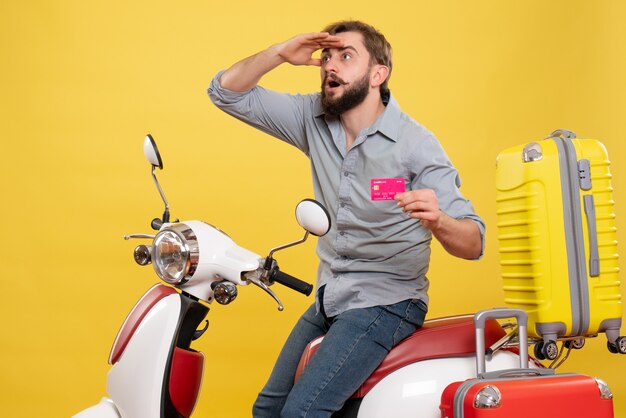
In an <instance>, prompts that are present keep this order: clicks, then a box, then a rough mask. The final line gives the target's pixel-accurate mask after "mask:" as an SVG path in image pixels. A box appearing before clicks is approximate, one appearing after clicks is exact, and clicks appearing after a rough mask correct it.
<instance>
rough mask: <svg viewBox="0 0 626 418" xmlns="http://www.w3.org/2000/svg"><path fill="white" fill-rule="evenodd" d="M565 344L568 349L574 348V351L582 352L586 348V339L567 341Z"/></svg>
mask: <svg viewBox="0 0 626 418" xmlns="http://www.w3.org/2000/svg"><path fill="white" fill-rule="evenodd" d="M563 344H564V345H565V348H567V349H570V348H573V349H574V350H580V349H581V348H583V347H584V346H585V339H584V338H578V339H576V340H567V341H565V342H564V343H563Z"/></svg>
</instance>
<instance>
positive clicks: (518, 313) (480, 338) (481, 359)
mask: <svg viewBox="0 0 626 418" xmlns="http://www.w3.org/2000/svg"><path fill="white" fill-rule="evenodd" d="M505 318H515V319H517V326H518V335H519V358H520V368H521V369H527V368H528V331H527V324H528V314H527V313H526V311H523V310H522V309H509V308H495V309H487V310H484V311H480V312H477V313H476V315H474V327H475V328H476V374H477V376H478V377H482V375H483V374H484V373H485V371H486V363H485V322H486V321H487V320H488V319H505Z"/></svg>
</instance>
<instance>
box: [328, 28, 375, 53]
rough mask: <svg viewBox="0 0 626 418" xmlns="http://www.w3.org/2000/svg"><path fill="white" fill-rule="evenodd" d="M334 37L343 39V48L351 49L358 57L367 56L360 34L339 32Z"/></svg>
mask: <svg viewBox="0 0 626 418" xmlns="http://www.w3.org/2000/svg"><path fill="white" fill-rule="evenodd" d="M335 36H336V37H338V38H341V39H343V44H344V48H345V47H352V48H354V49H355V50H356V52H357V53H358V54H359V55H363V54H368V52H367V48H365V40H364V38H363V35H362V34H361V33H360V32H339V33H336V34H335Z"/></svg>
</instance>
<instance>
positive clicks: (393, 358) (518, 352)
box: [75, 135, 542, 418]
mask: <svg viewBox="0 0 626 418" xmlns="http://www.w3.org/2000/svg"><path fill="white" fill-rule="evenodd" d="M144 154H145V156H146V158H147V159H148V161H149V162H150V164H151V170H152V178H153V180H154V183H155V185H156V187H157V190H158V192H159V194H160V196H161V198H162V200H163V202H164V204H165V210H164V212H163V215H162V217H161V218H156V219H154V220H153V221H152V223H151V226H152V228H153V229H154V230H156V231H157V232H156V234H155V235H150V234H135V235H128V236H126V237H125V238H126V239H149V240H152V243H151V244H150V245H145V244H141V245H138V246H137V247H136V248H135V250H134V259H135V261H136V262H137V263H138V264H139V265H142V266H146V265H148V264H152V266H153V267H154V270H155V272H156V274H157V276H158V277H159V278H160V279H161V280H162V281H163V282H165V283H166V284H156V285H154V286H153V287H152V288H150V289H149V290H148V291H147V292H146V293H145V294H144V295H143V296H142V298H141V299H140V300H139V301H138V302H137V303H136V305H135V306H134V308H133V309H132V310H131V312H130V313H129V314H128V316H127V317H126V320H125V321H124V323H123V325H122V326H121V328H120V330H119V332H118V334H117V336H116V338H115V342H114V343H113V347H112V349H111V352H110V355H109V364H111V366H112V367H111V369H110V370H109V372H108V379H107V392H108V397H105V398H103V399H102V400H101V401H100V403H98V404H96V405H94V406H92V407H90V408H88V409H86V410H84V411H82V412H80V413H78V414H77V415H75V417H76V418H141V417H147V418H152V417H154V418H156V417H167V418H169V417H177V418H178V417H189V416H191V414H192V413H193V410H194V407H195V405H196V402H197V400H198V396H199V393H200V386H201V383H202V376H203V371H204V356H203V354H202V353H200V352H198V351H196V350H194V349H193V348H191V344H192V342H193V341H195V340H197V339H198V338H200V337H202V336H203V335H204V333H205V331H206V330H207V327H208V321H206V320H205V318H206V316H207V314H208V312H209V307H208V306H207V305H208V304H211V303H212V302H213V301H214V300H215V301H216V302H217V303H219V304H221V305H228V304H230V303H231V302H233V301H234V300H235V299H236V297H237V293H238V290H237V287H238V286H246V285H250V284H252V285H254V286H257V287H259V288H260V289H262V290H263V291H264V292H266V293H267V294H268V295H269V296H270V297H272V298H273V299H274V301H275V302H276V303H277V306H278V310H281V311H282V310H283V305H282V303H281V301H280V299H279V298H278V296H277V295H276V294H275V293H274V291H273V290H272V289H270V286H271V285H272V284H274V283H280V284H282V285H285V286H287V287H289V288H291V289H293V290H295V291H298V292H300V293H302V294H305V295H310V293H311V292H312V289H313V286H312V285H310V284H308V283H306V282H303V281H301V280H299V279H297V278H295V277H293V276H291V275H289V274H287V273H285V272H282V271H281V270H280V269H279V267H278V263H277V262H276V260H275V259H274V254H275V253H276V252H277V251H279V250H282V249H285V248H289V247H292V246H294V245H298V244H301V243H303V242H305V241H306V240H307V238H308V237H309V235H315V236H323V235H325V234H326V233H327V232H328V231H329V230H330V227H331V225H330V216H329V214H328V212H327V211H326V209H325V208H324V207H323V206H322V205H321V204H320V203H318V202H316V201H314V200H311V199H305V200H303V201H301V202H300V203H299V204H298V205H297V207H296V219H297V221H298V223H299V224H300V226H301V227H302V228H303V229H304V230H305V234H304V236H303V238H302V239H300V240H298V241H294V242H291V243H288V244H285V245H281V246H279V247H276V248H274V249H272V250H271V251H270V252H269V254H268V255H267V256H266V257H261V256H260V255H258V254H255V253H253V252H251V251H249V250H247V249H245V248H242V247H240V246H238V245H237V244H236V243H235V242H234V241H233V240H232V239H231V238H230V237H229V236H228V235H226V234H225V233H224V232H222V231H220V230H219V229H218V228H216V227H214V226H212V225H209V224H207V223H204V222H201V221H184V222H180V221H178V220H175V221H170V209H169V204H168V201H167V199H166V198H165V195H164V193H163V190H162V188H161V186H160V184H159V182H158V180H157V177H156V169H157V168H158V169H163V161H162V159H161V155H160V153H159V151H158V148H157V146H156V143H155V141H154V139H153V138H152V136H151V135H147V136H146V138H145V140H144ZM203 323H204V325H203V326H202V324H203ZM505 328H509V327H507V325H506V324H505V325H504V326H503V325H502V324H501V323H500V322H498V321H496V320H495V319H491V320H489V321H487V322H486V324H485V327H484V329H483V330H482V333H481V334H480V338H481V339H483V340H484V343H485V344H486V346H487V347H490V348H489V349H488V350H487V360H488V361H487V362H486V370H487V371H491V370H501V369H514V368H516V367H518V365H519V364H520V362H521V364H525V360H526V359H528V358H529V356H528V352H527V348H528V347H527V345H526V344H525V343H523V344H519V341H525V339H521V338H519V337H518V335H517V334H518V331H520V329H519V327H517V328H513V329H508V330H507V329H505ZM476 341H477V338H476V333H475V326H474V316H473V315H465V316H455V317H448V318H438V319H432V320H428V321H426V322H425V324H424V326H423V327H422V328H420V329H419V330H417V331H416V332H415V333H414V334H413V335H411V336H410V337H408V338H407V339H405V340H404V341H402V342H401V343H400V344H399V345H398V346H396V347H395V348H394V349H393V350H392V351H391V352H390V353H389V355H388V356H387V358H386V359H385V360H384V361H383V363H382V364H381V365H380V366H379V367H378V369H377V370H376V371H375V372H374V373H373V374H372V375H371V376H370V377H369V378H368V380H367V381H366V382H365V383H364V384H363V386H362V387H361V388H360V389H359V390H358V391H357V392H356V393H355V394H354V396H353V397H352V398H351V399H350V400H349V401H348V402H346V405H345V407H344V409H343V410H342V411H340V412H338V413H336V414H335V415H333V417H344V418H348V417H358V418H375V417H378V418H381V417H384V418H388V417H394V418H405V417H406V418H409V417H416V416H419V417H425V418H436V417H440V412H439V404H440V398H441V393H442V392H443V390H444V389H445V387H446V386H447V385H448V384H450V383H452V382H455V381H460V380H466V379H469V378H472V377H475V376H476V373H477V369H476V367H477V364H478V363H477V356H476ZM319 342H320V339H318V340H314V341H313V342H312V343H311V344H309V347H308V348H307V350H305V352H304V353H303V356H302V360H301V362H300V367H299V370H298V375H299V373H301V370H302V369H303V368H304V367H305V366H306V363H307V362H308V359H309V358H310V356H312V355H313V353H314V351H315V348H316V346H317V345H318V344H319ZM531 360H532V358H531ZM531 367H537V368H540V367H542V366H541V365H540V364H539V363H536V362H534V361H531ZM479 371H480V370H479ZM483 371H485V370H483ZM488 398H489V397H486V399H487V401H488ZM487 403H488V402H487ZM485 407H489V405H486V406H485Z"/></svg>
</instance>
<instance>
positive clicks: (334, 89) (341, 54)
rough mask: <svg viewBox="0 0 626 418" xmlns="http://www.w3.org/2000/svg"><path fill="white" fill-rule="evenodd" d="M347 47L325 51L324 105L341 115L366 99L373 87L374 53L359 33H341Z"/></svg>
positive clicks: (328, 110) (323, 63) (339, 34)
mask: <svg viewBox="0 0 626 418" xmlns="http://www.w3.org/2000/svg"><path fill="white" fill-rule="evenodd" d="M336 36H338V37H341V38H343V40H344V46H343V47H342V48H338V49H324V50H323V51H322V56H321V59H322V66H321V76H322V106H323V107H324V110H326V112H328V113H331V114H334V115H340V114H342V113H343V112H346V111H348V110H350V109H352V108H354V107H356V106H358V105H359V104H361V103H362V102H363V100H365V98H366V97H367V95H368V94H369V92H370V89H371V83H370V74H371V69H372V66H371V63H370V54H369V52H367V49H366V48H365V44H364V43H363V35H361V34H360V33H358V32H341V33H338V34H337V35H336Z"/></svg>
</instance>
